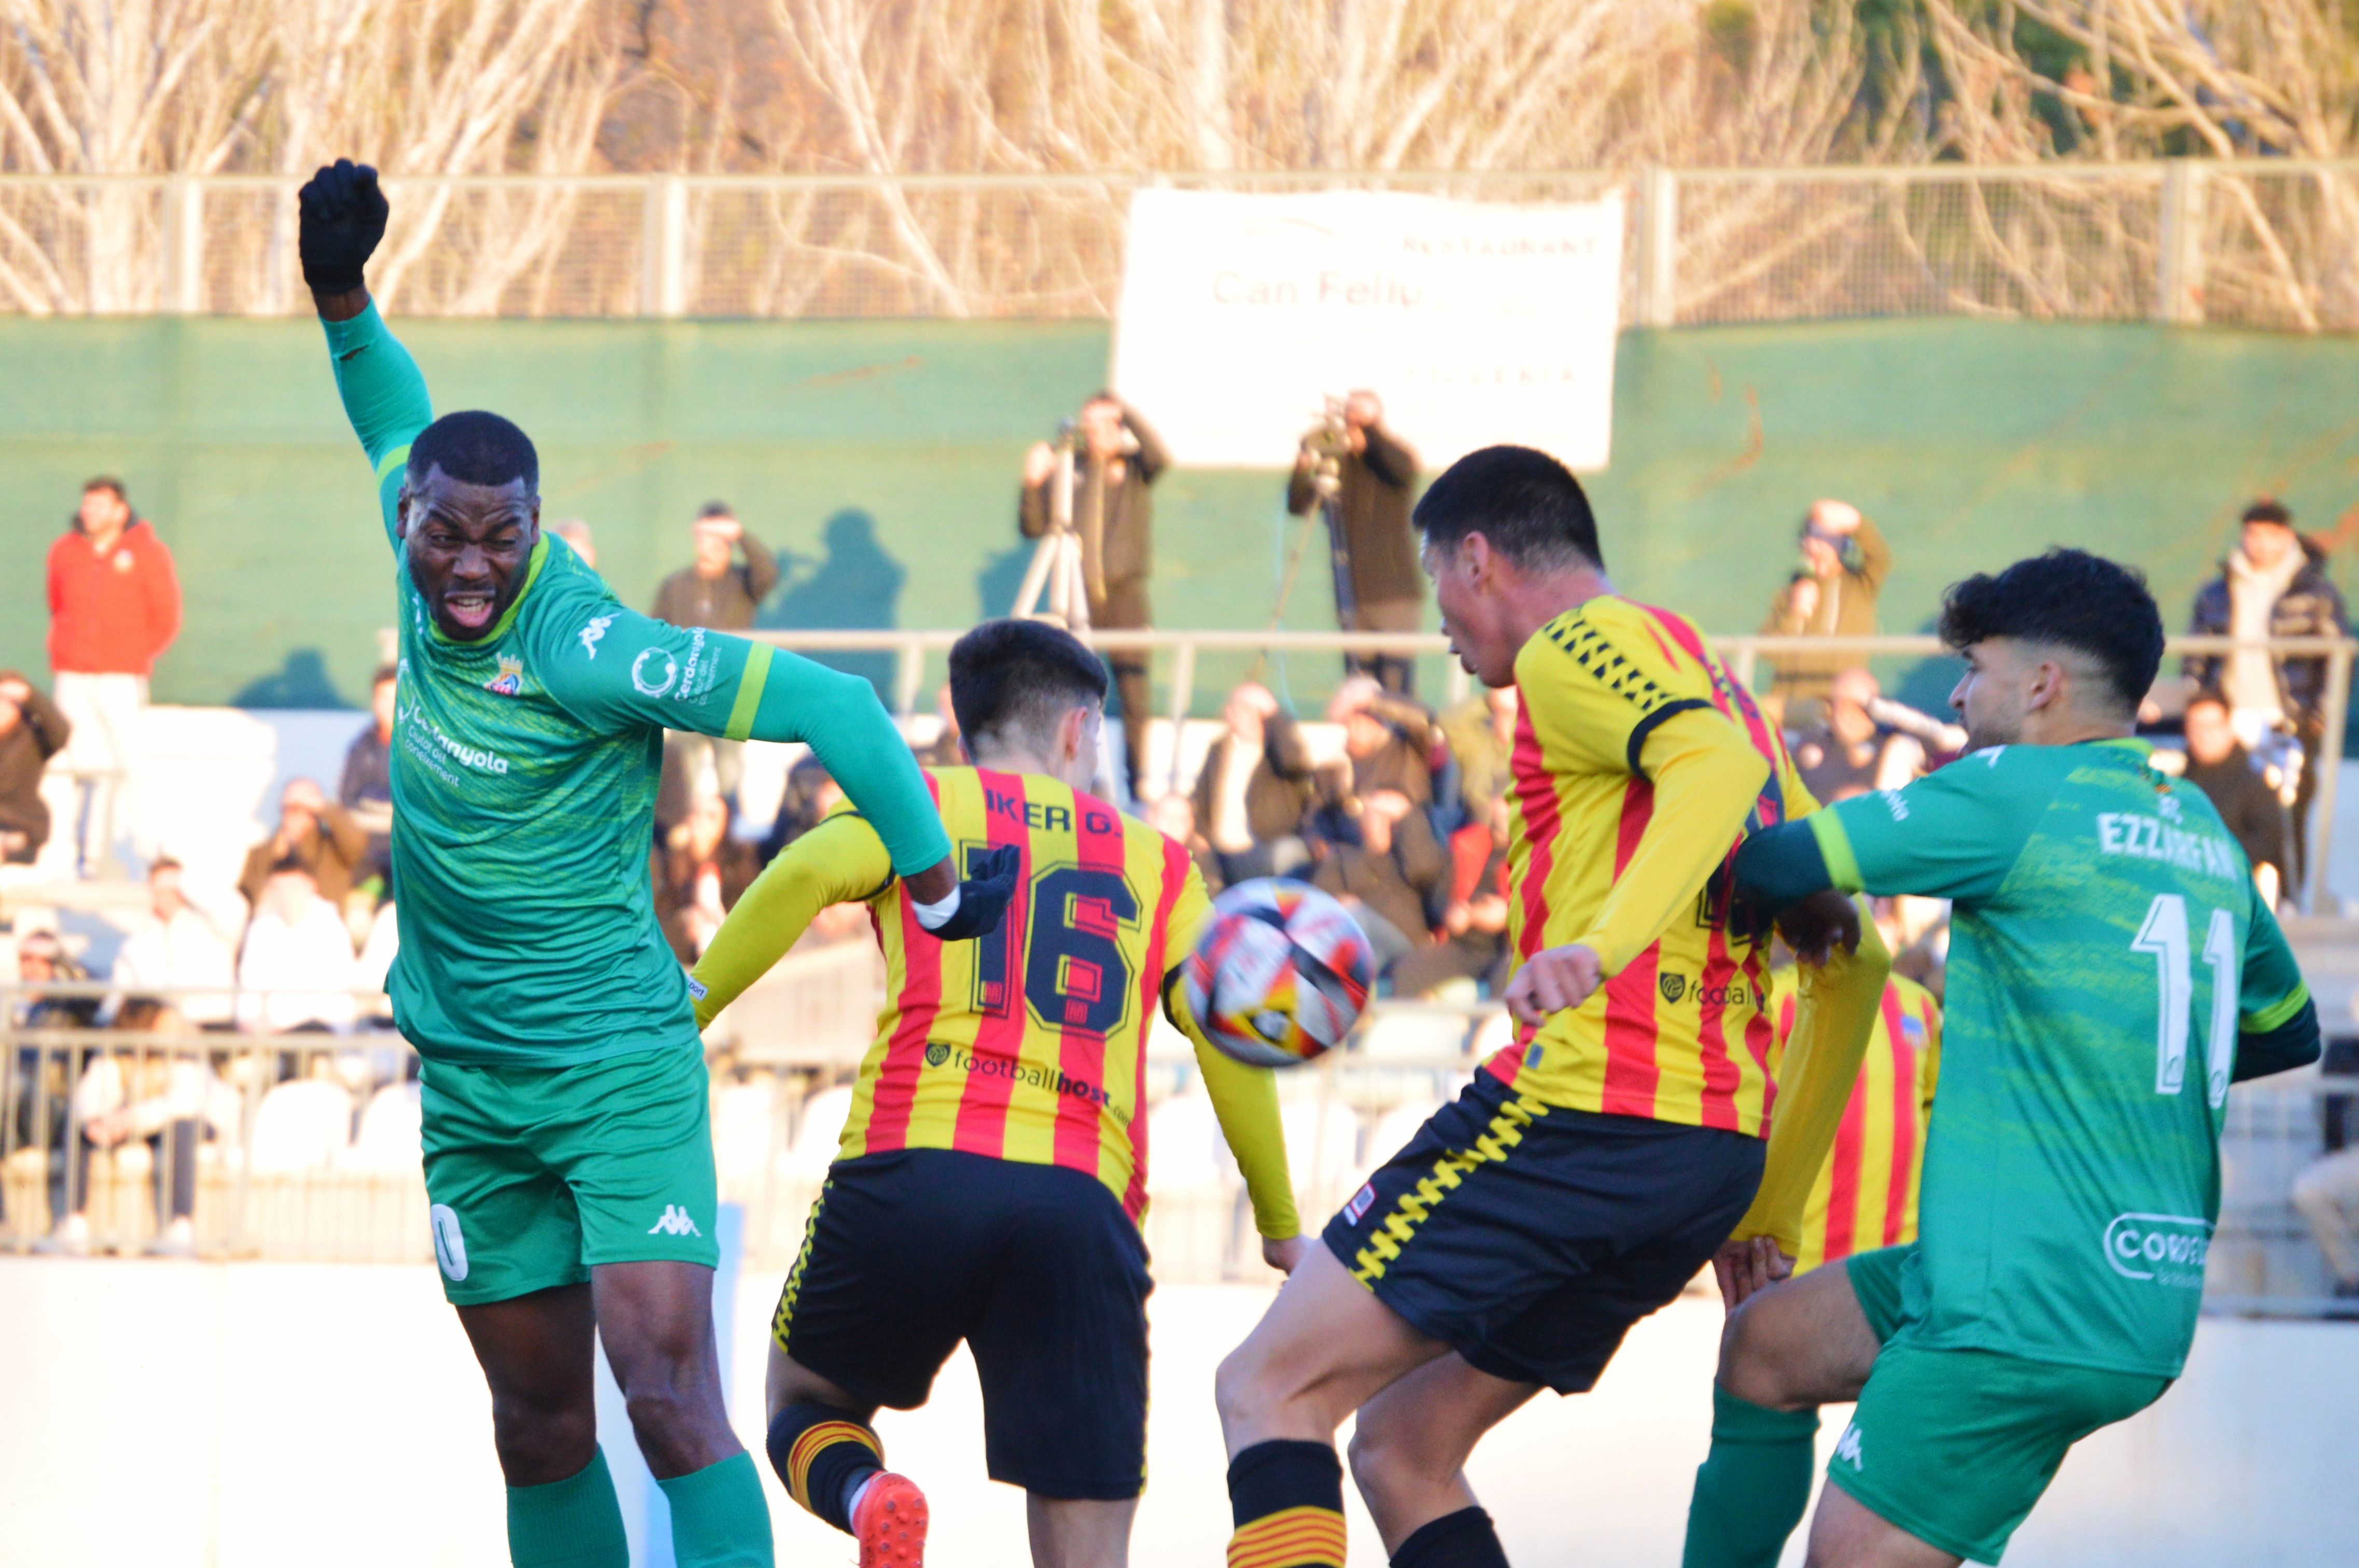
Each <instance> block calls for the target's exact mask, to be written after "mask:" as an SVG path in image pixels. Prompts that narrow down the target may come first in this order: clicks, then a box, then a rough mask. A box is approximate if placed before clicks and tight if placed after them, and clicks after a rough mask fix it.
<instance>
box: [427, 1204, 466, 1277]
mask: <svg viewBox="0 0 2359 1568" xmlns="http://www.w3.org/2000/svg"><path fill="white" fill-rule="evenodd" d="M426 1217H427V1220H428V1222H429V1224H430V1225H431V1226H432V1227H433V1230H434V1261H435V1262H437V1263H439V1264H440V1265H441V1266H442V1277H443V1278H444V1279H446V1280H448V1281H451V1283H452V1284H454V1285H455V1284H457V1283H459V1281H462V1280H464V1279H465V1278H466V1277H467V1238H465V1237H463V1236H462V1235H460V1234H459V1217H458V1216H457V1215H456V1214H454V1213H452V1212H451V1206H450V1205H449V1204H446V1203H438V1204H436V1205H435V1206H433V1207H432V1208H430V1209H428V1210H427V1211H426Z"/></svg>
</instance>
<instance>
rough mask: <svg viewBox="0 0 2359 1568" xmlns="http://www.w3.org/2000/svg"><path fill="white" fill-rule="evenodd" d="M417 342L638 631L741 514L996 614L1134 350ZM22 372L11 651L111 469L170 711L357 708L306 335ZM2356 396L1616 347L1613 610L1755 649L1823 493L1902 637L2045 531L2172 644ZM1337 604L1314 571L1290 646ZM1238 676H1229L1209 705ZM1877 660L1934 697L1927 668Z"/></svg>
mask: <svg viewBox="0 0 2359 1568" xmlns="http://www.w3.org/2000/svg"><path fill="white" fill-rule="evenodd" d="M397 327H398V330H400V331H401V332H402V334H403V335H404V337H405V338H406V339H407V340H408V342H409V344H410V347H411V348H412V350H413V351H415V352H416V353H417V355H418V358H419V362H421V364H423V366H424V367H425V369H426V373H427V375H428V377H429V381H430V382H431V384H432V385H433V388H434V392H435V396H436V402H437V406H440V407H442V408H458V407H464V406H487V407H493V408H496V409H499V410H500V411H501V412H503V413H506V414H507V415H509V416H512V417H515V418H516V419H517V420H518V421H519V422H520V423H521V424H522V425H523V426H524V427H526V428H527V430H529V431H531V432H532V434H533V436H534V437H535V438H536V439H537V440H538V442H539V444H540V451H541V470H542V485H543V492H544V494H545V496H546V498H547V515H548V516H549V517H550V518H552V519H553V518H556V517H560V516H580V517H583V518H585V519H587V520H588V521H589V522H590V523H591V524H592V526H593V527H594V528H595V529H596V532H597V541H598V549H599V554H600V564H601V566H602V568H603V569H604V570H605V572H606V574H607V576H608V578H609V580H611V581H612V582H613V583H614V587H615V589H616V590H617V591H618V592H619V593H620V594H621V595H622V597H623V598H624V599H625V600H626V601H628V602H630V603H632V604H636V605H641V606H644V605H646V604H647V602H648V601H649V600H650V599H651V598H652V596H653V594H654V591H655V586H656V583H657V581H658V579H660V577H661V576H662V575H663V574H664V573H665V572H667V571H669V570H671V569H673V568H677V567H679V566H680V565H682V564H684V563H685V562H686V560H687V558H688V555H689V536H688V526H687V525H688V521H689V519H690V517H691V516H692V515H693V514H694V512H695V509H696V507H697V506H698V505H699V504H700V503H703V502H705V501H708V500H712V499H715V498H721V499H725V500H728V501H729V502H731V503H734V505H735V506H736V507H737V508H738V511H739V514H740V515H741V516H743V517H744V518H745V521H746V524H747V525H748V526H749V527H750V528H752V529H753V530H754V531H755V532H756V534H757V535H759V536H760V537H761V538H762V539H764V540H765V541H766V542H767V543H768V544H769V545H770V546H773V547H774V548H777V549H779V550H780V551H782V552H784V553H785V554H786V555H787V557H788V559H787V560H786V562H785V563H784V564H785V565H786V566H787V568H788V576H787V580H786V582H785V583H784V584H783V585H782V587H781V589H780V590H779V591H778V593H777V595H775V596H774V597H773V599H772V600H771V601H770V602H769V604H768V605H767V606H766V611H765V621H766V623H768V624H776V625H781V626H786V625H805V626H897V627H942V626H962V625H965V624H967V623H969V622H973V621H974V620H975V619H977V618H978V617H980V616H983V615H985V614H989V613H997V612H1003V611H1005V610H1006V607H1007V601H1008V600H1009V599H1010V597H1011V596H1012V594H1013V591H1014V589H1015V586H1016V579H1017V578H1018V577H1019V576H1020V574H1021V572H1022V570H1023V567H1024V564H1025V561H1026V559H1027V554H1028V546H1024V545H1023V543H1022V541H1020V540H1018V538H1017V537H1016V528H1015V521H1014V515H1015V504H1014V501H1015V472H1016V466H1017V464H1018V462H1019V460H1020V458H1021V455H1022V452H1023V449H1024V447H1025V446H1026V444H1027V442H1029V441H1031V440H1033V439H1034V438H1038V437H1041V436H1045V435H1047V434H1049V432H1050V431H1051V430H1052V429H1053V427H1055V425H1056V423H1057V421H1058V420H1059V419H1060V417H1061V416H1064V415H1065V414H1067V413H1068V412H1069V411H1070V410H1071V408H1072V407H1073V406H1074V405H1075V404H1076V402H1077V401H1078V400H1079V399H1080V398H1081V397H1082V396H1083V395H1086V394H1087V393H1088V392H1090V391H1091V390H1093V388H1095V387H1096V386H1097V385H1098V384H1100V383H1101V382H1102V381H1103V378H1104V370H1105V364H1106V355H1107V339H1108V330H1107V328H1106V327H1105V326H1103V324H1098V323H1086V324H1050V323H988V324H973V323H950V322H922V323H907V322H785V323H770V322H637V321H629V322H595V323H591V322H582V323H542V322H517V321H495V322H462V321H412V322H405V323H397ZM0 364H5V366H6V367H7V373H6V374H5V376H0V562H5V563H6V566H5V570H0V665H14V666H16V667H18V668H21V669H25V670H27V671H28V672H38V671H42V670H45V669H46V668H47V657H46V654H45V653H44V645H43V637H44V633H45V629H46V625H47V611H46V608H45V604H44V598H43V580H42V578H43V574H42V562H43V559H44V555H45V552H46V551H47V549H48V547H49V542H50V540H51V539H52V538H54V537H55V536H56V535H57V534H58V533H59V532H60V529H61V527H62V526H63V524H64V523H65V520H66V518H67V516H68V514H70V513H71V510H72V508H73V506H74V504H75V502H76V499H77V496H78V493H79V487H80V485H81V482H82V480H83V479H85V478H86V477H88V476H90V475H92V474H95V473H102V472H104V473H115V474H120V475H121V476H122V477H123V478H124V479H125V481H126V482H127V484H128V486H129V488H130V491H131V494H132V497H133V500H134V502H135V503H136V506H137V507H138V509H139V511H140V512H141V514H143V515H145V516H147V517H148V518H150V519H151V520H153V521H154V522H155V523H156V524H158V528H159V531H160V532H161V534H162V535H163V537H164V539H165V541H166V542H167V543H168V544H169V546H171V548H172V551H173V553H174V555H175V557H177V558H178V560H179V570H180V577H181V583H182V587H183V589H184V592H185V595H186V601H187V624H186V628H185V630H184V631H183V632H182V633H181V636H180V639H179V643H176V644H175V645H174V647H173V648H172V649H171V651H170V652H169V653H168V654H166V655H165V657H164V658H163V660H162V661H161V663H160V664H159V665H158V669H157V673H156V683H155V691H156V696H157V698H158V700H160V701H170V702H190V703H241V704H245V705H249V706H294V707H320V706H332V705H336V704H343V703H354V702H357V701H360V700H362V699H364V696H365V689H366V685H367V680H368V673H369V669H370V667H371V665H372V664H373V662H374V658H375V636H374V633H375V628H377V627H380V626H383V625H386V624H387V623H389V622H390V619H391V604H392V600H391V587H390V584H389V581H388V574H389V572H390V570H391V567H390V564H389V559H388V557H387V554H386V548H385V546H384V542H383V539H382V536H381V535H380V533H379V531H378V528H377V524H376V521H375V517H374V516H373V515H372V509H371V498H370V488H369V482H368V472H367V470H366V468H365V466H364V464H363V462H362V461H361V460H360V458H359V456H358V453H357V452H356V450H355V449H354V448H353V444H352V441H351V438H350V436H349V434H348V432H347V430H346V428H345V426H344V423H343V418H342V412H341V411H340V409H339V408H338V407H337V405H336V400H335V395H334V391H333V387H332V383H331V381H330V378H329V373H328V367H327V364H326V361H325V356H324V354H323V351H322V349H321V338H320V334H319V331H318V329H317V328H316V327H315V326H313V325H312V324H310V323H308V322H300V321H245V320H230V319H136V320H133V319H124V320H101V321H87V320H85V321H39V320H26V319H11V320H5V321H0ZM2355 374H2359V344H2354V343H2353V342H2352V341H2348V340H2341V339H2305V338H2294V337H2278V336H2269V335H2261V334H2250V333H2240V332H2231V331H2220V330H2174V329H2168V328H2160V327H2149V326H2137V325H2125V326H2088V325H2042V324H2033V323H2017V322H1988V321H1969V320H1954V319H1941V320H1894V321H1860V322H1843V323H1821V324H1811V325H1805V326H1790V327H1739V328H1716V329H1707V330H1674V331H1645V332H1629V333H1625V334H1624V336H1623V338H1622V340H1621V346H1620V350H1619V354H1618V362H1617V365H1616V370H1615V398H1614V403H1615V408H1614V461H1613V465H1612V467H1611V468H1610V469H1609V470H1607V471H1606V472H1604V473H1602V474H1600V475H1597V476H1595V479H1594V481H1593V488H1594V493H1595V497H1596V501H1597V504H1598V511H1599V515H1600V518H1601V523H1602V528H1603V539H1604V546H1605V551H1606V556H1607V558H1608V562H1609V565H1610V567H1611V568H1612V570H1613V574H1614V578H1615V579H1616V581H1617V582H1618V583H1619V585H1620V586H1621V587H1622V588H1623V589H1625V591H1628V592H1630V593H1633V594H1635V595H1637V596H1639V597H1642V598H1646V599H1648V600H1655V601H1658V602H1661V603H1664V604H1668V605H1671V606H1674V607H1676V608H1678V609H1680V610H1681V611H1685V612H1686V613H1688V614H1689V615H1690V616H1692V617H1694V618H1695V619H1696V620H1698V621H1699V622H1702V623H1703V624H1704V626H1705V627H1706V628H1707V629H1709V630H1712V631H1715V632H1742V631H1749V630H1752V629H1753V628H1754V627H1755V626H1756V625H1757V624H1758V623H1759V622H1760V619H1761V616H1762V614H1763V611H1764V608H1765V605H1766V603H1767V598H1768V595H1769V594H1770V592H1771V591H1772V590H1773V589H1774V588H1775V587H1776V585H1777V583H1778V581H1779V580H1780V579H1781V578H1782V577H1783V575H1784V574H1785V573H1786V572H1787V571H1788V569H1789V568H1790V566H1791V564H1792V561H1793V558H1794V548H1793V545H1794V530H1795V525H1796V523H1797V521H1798V519H1799V515H1800V514H1801V512H1802V509H1803V508H1804V507H1805V506H1806V505H1807V504H1808V503H1809V502H1810V500H1811V499H1812V498H1813V497H1815V496H1819V495H1836V496H1842V497H1843V498H1846V499H1848V500H1851V501H1853V502H1855V503H1858V504H1859V505H1860V506H1862V507H1864V509H1865V510H1866V511H1867V512H1868V513H1869V514H1871V515H1872V516H1874V517H1875V519H1876V521H1877V522H1878V524H1880V525H1881V526H1882V527H1883V528H1884V530H1885V532H1886V535H1887V536H1888V537H1889V538H1890V539H1891V541H1892V544H1893V546H1894V550H1895V553H1896V556H1897V566H1896V568H1895V571H1894V574H1893V579H1892V581H1891V583H1890V585H1889V586H1888V588H1887V589H1886V593H1885V598H1884V607H1883V616H1882V620H1883V625H1884V628H1885V629H1886V630H1887V631H1915V630H1919V629H1921V628H1923V627H1925V626H1926V625H1927V623H1928V622H1929V620H1930V616H1931V614H1932V613H1933V611H1934V610H1935V608H1936V606H1937V604H1938V602H1939V599H1940V591H1941V589H1942V587H1943V585H1944V584H1946V583H1948V582H1950V581H1951V580H1953V579H1956V578H1958V577H1960V576H1962V575H1963V574H1965V573H1967V572H1969V571H1973V570H1975V569H1979V568H1987V567H1991V566H1994V565H1996V564H2000V563H2003V562H2005V561H2006V560H2008V559H2011V558H2013V557H2017V556H2018V555H2022V554H2025V553H2027V552H2031V551H2036V550H2038V549H2041V548H2044V547H2045V546H2049V545H2051V544H2058V543H2067V544H2074V545H2081V546H2087V547H2089V548H2092V549H2095V550H2100V551H2104V552H2106V553H2108V554H2111V555H2114V556H2118V557H2123V558H2125V559H2128V560H2132V561H2135V562H2137V563H2139V564H2140V565H2142V566H2144V567H2145V568H2146V569H2147V572H2148V573H2149V574H2150V576H2151V578H2152V580H2153V582H2154V586H2155V589H2156V591H2157V593H2158V595H2159V597H2160V598H2161V600H2162V602H2163V605H2164V609H2165V614H2166V616H2167V617H2168V618H2169V621H2170V622H2171V624H2172V625H2174V626H2177V625H2178V624H2180V622H2181V620H2182V618H2183V615H2184V611H2185V607H2186V605H2187V602H2188V600H2189V598H2190V595H2191V594H2192V593H2193V592H2194V590H2195V589H2196V587H2197V586H2198V584H2199V583H2200V582H2201V579H2203V578H2204V576H2205V575H2206V574H2207V573H2208V572H2209V571H2210V570H2211V569H2212V563H2213V561H2214V560H2215V559H2216V557H2218V555H2219V553H2220V552H2221V550H2222V548H2223V546H2224V543H2225V541H2226V540H2227V538H2228V537H2229V535H2230V534H2231V533H2232V531H2233V529H2234V517H2235V514H2236V513H2237V511H2238V509H2239V508H2240V506H2241V505H2242V504H2243V503H2244V502H2245V500H2246V499H2247V498H2248V497H2249V496H2251V495H2252V494H2253V493H2254V492H2258V491H2269V492H2275V493H2277V494H2280V495H2282V496H2284V497H2285V498H2286V499H2287V500H2288V502H2289V503H2291V504H2292V506H2293V507H2294V508H2295V511H2296V513H2297V514H2298V516H2299V518H2300V520H2301V522H2302V523H2303V524H2304V525H2305V526H2312V527H2315V526H2321V525H2323V524H2327V523H2328V522H2330V521H2331V520H2332V518H2333V517H2334V516H2335V514H2337V513H2339V512H2340V511H2341V510H2342V509H2343V507H2344V506H2345V505H2347V504H2349V503H2351V502H2352V501H2353V500H2354V499H2359V471H2355V470H2359V403H2355V402H2354V397H2353V391H2354V385H2359V380H2354V375H2355ZM1146 412H1147V415H1148V416H1149V417H1152V416H1153V413H1154V411H1153V410H1152V409H1148V410H1147V411H1146ZM1406 434H1407V435H1408V437H1409V438H1411V439H1412V440H1414V438H1415V437H1416V434H1417V433H1416V432H1415V431H1413V430H1412V431H1408V432H1406ZM1276 455H1277V456H1280V457H1282V456H1284V455H1285V454H1283V453H1280V454H1276ZM1281 483H1282V476H1281V475H1279V474H1277V473H1276V472H1235V471H1196V470H1180V471H1176V472H1174V473H1172V474H1170V475H1169V476H1168V477H1167V478H1166V479H1165V480H1164V481H1163V482H1162V483H1161V484H1160V485H1159V486H1158V490H1157V497H1156V510H1157V519H1156V528H1157V561H1156V579H1155V587H1154V594H1155V604H1156V611H1157V618H1158V622H1159V623H1160V624H1162V625H1165V626H1172V627H1256V626H1261V625H1264V624H1266V623H1267V620H1268V617H1269V615H1270V612H1271V608H1272V605H1273V601H1274V599H1275V595H1276V589H1277V581H1278V579H1279V573H1280V564H1281V560H1282V556H1283V551H1284V548H1285V547H1286V546H1288V545H1290V544H1291V543H1292V542H1293V541H1294V540H1295V539H1296V538H1297V537H1298V536H1299V534H1298V531H1297V528H1296V526H1295V525H1292V524H1288V522H1287V520H1286V519H1284V518H1283V517H1282V515H1281V512H1280V505H1279V490H1280V487H1281ZM1329 613H1330V593H1329V587H1328V583H1327V580H1326V576H1325V572H1324V568H1323V564H1322V557H1319V556H1317V555H1314V557H1313V558H1312V559H1311V561H1310V563H1309V564H1308V565H1307V567H1306V568H1305V570H1304V571H1303V573H1302V577H1301V580H1300V582H1299V585H1298V586H1297V588H1296V589H1295V590H1294V593H1293V596H1292V600H1291V602H1290V604H1289V607H1288V614H1287V616H1286V622H1287V623H1288V624H1289V625H1295V626H1302V627H1315V626H1318V625H1321V624H1322V623H1324V624H1332V622H1330V621H1329V620H1328V616H1329ZM854 662H856V661H854ZM1242 665H1243V661H1242V660H1239V661H1235V662H1234V667H1233V666H1232V665H1231V664H1227V663H1223V662H1222V661H1214V660H1208V661H1207V662H1206V664H1205V665H1204V666H1203V668H1202V669H1201V675H1200V680H1201V686H1200V688H1199V696H1198V711H1200V712H1209V711H1211V710H1212V708H1213V707H1214V706H1215V705H1216V703H1217V699H1218V692H1217V689H1216V688H1217V687H1218V685H1219V684H1221V683H1223V682H1225V681H1226V680H1227V679H1229V678H1231V677H1232V676H1234V675H1235V674H1236V673H1238V671H1239V670H1240V669H1241V668H1242ZM864 668H865V669H866V671H867V673H871V674H881V673H882V671H881V668H880V667H879V666H878V665H876V664H875V662H873V661H872V662H871V663H870V664H869V665H866V666H864ZM1270 673H1271V674H1272V675H1274V676H1277V677H1279V678H1281V679H1282V680H1284V681H1285V682H1286V683H1287V684H1288V687H1289V689H1290V691H1291V694H1292V695H1293V696H1294V697H1296V698H1297V699H1298V700H1300V701H1305V702H1308V701H1310V700H1312V699H1314V698H1316V697H1318V696H1319V695H1320V694H1321V693H1323V692H1324V691H1325V690H1326V689H1327V688H1328V687H1330V686H1331V685H1332V678H1333V672H1332V668H1331V665H1330V662H1329V661H1327V660H1325V659H1318V660H1305V659H1303V658H1301V657H1299V656H1298V657H1297V658H1295V659H1294V660H1293V661H1291V662H1290V664H1289V665H1287V666H1286V667H1284V668H1281V669H1278V670H1275V671H1272V672H1270ZM1886 673H1887V675H1888V676H1892V677H1894V678H1896V679H1899V678H1908V695H1910V696H1911V697H1916V698H1918V699H1919V700H1926V701H1936V702H1937V701H1938V699H1939V696H1940V689H1941V687H1940V680H1941V677H1940V673H1939V672H1938V671H1937V670H1935V669H1932V668H1919V669H1916V670H1914V671H1910V670H1907V669H1904V668H1902V667H1901V665H1898V664H1897V663H1896V664H1894V665H1892V666H1891V667H1890V668H1888V669H1887V672H1886ZM1439 674H1440V670H1439V667H1438V664H1437V665H1434V667H1432V668H1430V670H1429V672H1428V676H1427V678H1428V679H1429V680H1431V679H1435V678H1437V677H1438V676H1439Z"/></svg>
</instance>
